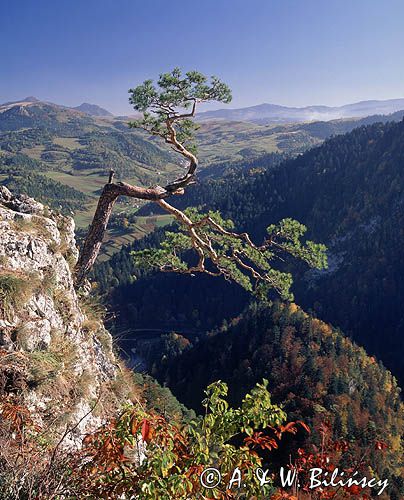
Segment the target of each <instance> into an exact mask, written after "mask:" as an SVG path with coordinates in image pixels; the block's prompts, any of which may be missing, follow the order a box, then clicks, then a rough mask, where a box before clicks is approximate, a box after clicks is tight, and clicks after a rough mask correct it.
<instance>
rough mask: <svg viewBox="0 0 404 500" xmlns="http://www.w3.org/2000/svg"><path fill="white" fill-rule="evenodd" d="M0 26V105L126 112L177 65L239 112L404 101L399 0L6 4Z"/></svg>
mask: <svg viewBox="0 0 404 500" xmlns="http://www.w3.org/2000/svg"><path fill="white" fill-rule="evenodd" d="M0 19H1V29H0V56H1V65H0V102H4V101H8V100H15V99H19V98H21V97H25V96H26V95H35V96H37V97H38V98H40V99H44V100H49V101H53V102H57V103H61V104H65V105H68V106H74V105H78V104H80V103H81V102H83V101H86V102H91V103H97V104H99V105H101V106H104V107H106V108H107V109H110V110H111V111H112V112H115V113H117V114H124V113H125V114H126V113H129V112H130V107H129V105H128V103H127V97H128V96H127V90H128V88H129V87H131V86H134V85H136V84H138V83H140V82H141V81H143V80H144V79H146V78H150V77H151V78H153V77H156V76H157V75H158V74H159V73H161V72H162V71H168V70H170V69H171V68H173V67H174V66H180V67H182V68H183V69H185V70H188V69H198V70H200V71H202V72H205V73H207V74H215V75H217V76H219V77H221V78H222V79H223V80H224V81H226V82H227V83H228V84H229V85H230V86H231V87H232V89H233V96H234V99H233V103H232V104H231V106H232V107H241V106H248V105H254V104H258V103H261V102H271V103H277V104H284V105H291V106H302V105H310V104H328V105H339V104H344V103H348V102H354V101H358V100H364V99H388V98H395V97H404V53H403V47H404V29H403V25H404V1H403V0H383V1H382V0H349V1H348V0H243V1H240V0H214V1H212V0H204V1H195V0H188V1H183V0H165V1H162V0H147V1H140V0H52V1H49V0H30V1H29V0H1V2H0Z"/></svg>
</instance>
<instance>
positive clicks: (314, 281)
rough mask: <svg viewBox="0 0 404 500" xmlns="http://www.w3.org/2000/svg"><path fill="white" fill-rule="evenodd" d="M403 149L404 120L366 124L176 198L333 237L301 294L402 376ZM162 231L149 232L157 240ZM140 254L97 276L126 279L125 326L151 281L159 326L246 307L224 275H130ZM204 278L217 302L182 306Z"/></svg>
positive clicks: (255, 222)
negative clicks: (289, 221)
mask: <svg viewBox="0 0 404 500" xmlns="http://www.w3.org/2000/svg"><path fill="white" fill-rule="evenodd" d="M403 148H404V122H399V123H388V124H384V125H383V124H374V125H371V126H368V127H361V128H358V129H356V130H354V131H353V132H351V133H349V134H347V135H344V136H337V137H335V138H332V139H330V140H328V141H326V143H325V144H324V145H322V146H320V147H317V148H315V149H312V150H310V151H308V152H307V153H305V154H304V155H302V156H300V157H298V158H296V159H295V160H289V161H286V162H285V163H283V164H282V165H280V166H279V167H276V168H273V169H270V170H268V171H265V172H263V173H261V174H257V175H254V176H248V175H243V177H242V178H241V180H240V178H237V177H236V176H233V179H229V178H227V179H226V181H218V182H210V183H200V184H199V185H198V186H194V187H193V188H191V189H192V190H191V189H190V190H189V195H186V196H185V197H184V198H183V199H176V200H175V203H177V205H178V206H185V205H188V204H192V205H202V206H204V205H206V206H208V207H209V208H214V209H219V210H220V211H222V213H223V214H224V216H226V217H231V218H233V219H234V220H235V221H236V224H237V226H238V228H239V229H247V230H249V232H251V233H252V234H253V235H254V236H256V237H262V234H263V231H264V228H265V227H266V226H267V225H268V224H269V223H271V222H276V221H278V220H280V219H281V218H283V217H287V216H291V217H295V218H296V219H298V220H300V221H301V222H303V223H304V224H306V225H307V226H308V227H309V228H310V229H309V236H310V237H313V238H314V239H316V240H317V241H321V242H323V243H325V244H326V245H327V246H328V248H329V261H330V266H329V269H328V271H326V272H322V273H318V272H310V273H307V274H305V270H304V269H302V270H300V277H299V278H298V279H297V280H296V283H295V286H294V291H295V297H296V300H297V302H298V303H299V304H301V305H303V306H304V307H305V308H306V309H307V308H308V309H313V310H315V311H316V313H317V314H318V315H319V317H321V318H322V319H324V320H326V321H328V322H332V323H333V324H335V325H337V326H339V327H341V328H342V329H343V331H344V332H345V333H347V334H349V335H352V337H353V338H354V339H355V340H356V341H357V342H359V343H360V344H361V345H363V346H364V347H365V348H366V349H367V351H368V352H369V353H371V354H375V355H376V356H377V357H378V359H381V360H382V361H383V363H385V365H386V366H387V367H388V368H390V369H391V370H392V371H393V374H395V375H396V376H398V377H399V379H400V381H402V380H403V378H404V372H403V365H402V362H401V359H402V354H403V343H402V342H403V341H402V332H403V324H404V317H403V312H402V307H401V305H402V303H403V296H404V287H403V283H402V280H401V276H402V274H403V270H404V263H403V257H402V252H401V248H403V243H404V241H403V239H404V232H403V229H402V228H403V227H404V224H403V222H404V221H403V213H404V212H403V204H404V200H403V192H402V186H403V183H404V180H403V157H404V156H403V153H404V151H403ZM157 236H158V235H156V236H155V237H153V238H151V239H150V240H149V241H150V242H153V240H154V243H156V237H157ZM135 247H137V246H136V245H135ZM131 259H132V258H131V257H130V256H129V254H128V249H124V250H123V251H122V252H121V254H119V255H117V256H116V258H115V259H112V260H111V262H110V263H109V264H105V265H104V266H103V267H102V268H99V270H98V275H97V276H98V277H99V278H100V280H101V281H104V283H105V285H106V286H108V285H107V281H108V280H109V279H110V278H111V279H112V281H111V282H110V283H111V284H112V285H117V284H118V283H120V286H118V287H116V289H115V290H114V292H113V294H112V300H113V301H115V308H117V310H118V311H120V310H121V308H122V310H124V311H125V316H126V317H125V325H126V327H127V326H128V325H130V324H132V325H133V326H134V327H137V326H138V321H139V319H138V318H139V314H138V312H139V310H140V309H139V305H138V304H139V303H138V299H139V297H143V296H144V292H145V290H147V293H148V295H147V296H148V303H153V302H154V303H157V309H158V314H154V315H153V316H148V315H147V313H146V315H143V316H142V321H149V322H150V323H152V324H153V326H154V324H155V323H160V322H162V321H164V320H163V319H162V318H169V319H170V323H169V325H170V327H173V328H177V329H180V328H188V329H189V328H192V326H193V325H195V323H196V324H198V325H200V326H201V327H202V325H203V327H207V328H211V327H212V326H213V325H212V323H216V324H220V323H221V321H222V320H223V318H224V317H227V318H229V317H230V316H231V315H232V314H236V313H237V311H235V309H237V308H238V303H237V301H233V300H232V298H229V299H228V300H227V296H228V292H227V291H225V287H229V289H232V288H233V287H232V286H231V285H228V284H226V285H223V284H222V283H221V282H220V281H218V280H217V279H209V280H208V279H207V278H205V279H204V280H202V281H200V278H198V277H194V278H190V277H178V276H176V277H174V276H164V277H162V276H161V275H155V276H153V277H150V278H148V277H143V278H142V279H141V280H138V281H137V282H136V283H134V284H131V283H130V282H131V281H132V278H131V276H132V275H133V274H134V266H133V264H132V262H131ZM103 277H104V278H103ZM150 280H152V281H150ZM205 280H206V281H208V282H209V284H206V281H205ZM151 283H153V286H151V287H150V284H151ZM159 283H161V284H163V283H164V287H165V289H167V287H168V289H170V287H174V284H175V289H176V295H175V300H174V299H170V298H169V295H167V294H164V295H163V296H159V299H158V300H157V296H158V291H159V290H160V285H159ZM161 286H162V285H161ZM204 287H208V288H206V289H208V290H209V297H210V300H209V301H206V302H204V303H202V304H201V303H199V304H198V306H195V305H193V306H190V307H189V308H185V307H183V305H184V304H186V301H187V299H186V297H190V296H192V294H193V293H203V292H202V290H203V289H204ZM216 288H217V290H216ZM104 290H105V287H104ZM153 290H156V293H155V294H154V293H153ZM215 294H217V297H218V303H220V304H221V305H222V311H223V314H222V315H220V313H219V312H218V311H217V309H216V302H215V298H214V297H215V296H216V295H215ZM236 294H237V297H240V295H239V291H236V292H235V295H236ZM122 297H125V301H124V302H125V303H124V304H123V301H122ZM229 297H230V295H229ZM188 300H189V299H188ZM240 300H241V301H243V300H244V299H243V298H241V297H240ZM245 300H247V299H245ZM210 303H212V304H213V306H212V308H211V307H210V306H209V304H210ZM239 310H240V309H239ZM206 318H209V319H206ZM207 323H209V324H207Z"/></svg>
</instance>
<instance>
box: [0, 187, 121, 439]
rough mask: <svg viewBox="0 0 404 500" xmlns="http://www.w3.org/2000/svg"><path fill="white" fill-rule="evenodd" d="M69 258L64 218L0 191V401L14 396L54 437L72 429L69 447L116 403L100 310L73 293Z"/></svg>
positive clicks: (113, 363)
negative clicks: (21, 401)
mask: <svg viewBox="0 0 404 500" xmlns="http://www.w3.org/2000/svg"><path fill="white" fill-rule="evenodd" d="M77 255H78V252H77V248H76V245H75V239H74V222H73V220H72V219H70V218H66V217H63V216H61V215H59V214H57V213H54V212H52V211H50V210H49V209H47V208H46V207H44V206H43V205H42V204H40V203H38V202H36V201H35V200H33V199H31V198H28V197H26V196H20V197H15V196H13V195H12V194H11V193H10V191H9V190H8V189H7V188H5V187H4V186H0V396H1V395H2V394H3V395H4V394H6V393H14V394H18V395H19V396H20V397H21V398H23V399H24V401H25V403H26V404H27V406H28V407H29V408H30V410H31V411H32V414H34V415H35V418H36V419H37V420H38V423H39V424H40V425H46V423H47V422H50V421H52V422H54V424H53V427H52V428H53V429H55V437H56V438H57V435H58V434H59V435H60V434H63V433H64V432H65V430H66V429H69V426H71V427H74V429H73V430H72V431H71V432H70V433H68V434H69V435H68V436H66V439H65V441H66V442H68V443H70V444H71V445H78V444H79V443H80V442H81V438H82V435H83V434H85V433H88V432H89V431H91V430H93V429H95V428H96V427H98V426H99V425H100V423H101V422H102V420H103V418H105V417H106V416H108V412H111V411H112V407H114V404H115V403H118V401H116V398H115V396H114V392H113V389H112V388H111V387H113V385H114V384H115V382H116V377H117V374H118V372H119V367H118V364H117V360H116V359H115V356H114V354H113V351H112V339H111V336H110V335H109V333H108V332H107V331H106V330H105V328H104V326H103V323H102V318H101V315H100V307H99V306H95V305H94V304H93V303H92V299H91V298H90V296H79V295H78V294H77V292H76V290H75V288H74V284H73V278H72V269H73V268H74V265H75V263H76V260H77ZM118 404H119V403H118ZM94 406H95V408H94V409H93V407H94ZM92 409H93V410H92ZM55 423H56V424H55Z"/></svg>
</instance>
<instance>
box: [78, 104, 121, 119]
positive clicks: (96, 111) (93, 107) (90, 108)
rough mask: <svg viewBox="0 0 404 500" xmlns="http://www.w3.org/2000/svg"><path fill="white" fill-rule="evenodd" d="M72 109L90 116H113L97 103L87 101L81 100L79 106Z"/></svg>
mask: <svg viewBox="0 0 404 500" xmlns="http://www.w3.org/2000/svg"><path fill="white" fill-rule="evenodd" d="M73 109H76V110H77V111H81V112H82V113H86V114H87V115H91V116H114V115H113V114H112V113H110V112H109V111H108V110H106V109H104V108H101V106H98V105H97V104H90V103H88V102H83V103H82V104H80V106H76V107H74V108H73Z"/></svg>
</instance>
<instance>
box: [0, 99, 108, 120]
mask: <svg viewBox="0 0 404 500" xmlns="http://www.w3.org/2000/svg"><path fill="white" fill-rule="evenodd" d="M40 102H43V103H44V104H51V105H53V103H48V102H44V101H40V100H39V99H37V98H36V97H34V96H29V97H24V99H21V100H19V101H9V102H5V103H3V104H0V113H1V112H2V111H6V110H7V109H10V108H12V107H14V106H29V105H31V104H36V103H40ZM55 106H59V107H62V108H67V109H75V110H76V111H81V112H82V113H85V114H86V115H90V116H99V117H113V116H114V115H113V114H112V113H110V112H109V111H108V110H106V109H104V108H101V106H98V105H97V104H89V103H88V102H83V103H82V104H80V106H75V107H69V106H63V105H60V104H55Z"/></svg>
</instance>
